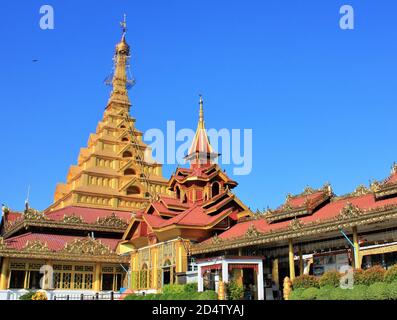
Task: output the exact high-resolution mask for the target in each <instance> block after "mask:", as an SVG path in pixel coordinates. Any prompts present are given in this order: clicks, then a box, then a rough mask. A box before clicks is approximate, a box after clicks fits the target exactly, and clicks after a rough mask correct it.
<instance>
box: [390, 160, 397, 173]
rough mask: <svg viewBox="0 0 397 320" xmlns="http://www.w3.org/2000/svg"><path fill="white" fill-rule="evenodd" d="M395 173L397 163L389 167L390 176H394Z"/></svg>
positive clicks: (396, 171)
mask: <svg viewBox="0 0 397 320" xmlns="http://www.w3.org/2000/svg"><path fill="white" fill-rule="evenodd" d="M396 173H397V163H396V162H394V163H393V165H392V167H391V174H396Z"/></svg>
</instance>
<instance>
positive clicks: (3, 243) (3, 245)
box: [0, 237, 6, 250]
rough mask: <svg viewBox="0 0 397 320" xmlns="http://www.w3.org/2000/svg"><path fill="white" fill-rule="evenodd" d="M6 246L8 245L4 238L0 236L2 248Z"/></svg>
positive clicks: (0, 248)
mask: <svg viewBox="0 0 397 320" xmlns="http://www.w3.org/2000/svg"><path fill="white" fill-rule="evenodd" d="M5 247H6V244H5V242H4V238H3V237H0V250H3V249H5Z"/></svg>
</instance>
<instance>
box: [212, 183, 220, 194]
mask: <svg viewBox="0 0 397 320" xmlns="http://www.w3.org/2000/svg"><path fill="white" fill-rule="evenodd" d="M219 189H220V186H219V183H218V182H214V183H213V184H212V197H215V196H216V195H218V194H219Z"/></svg>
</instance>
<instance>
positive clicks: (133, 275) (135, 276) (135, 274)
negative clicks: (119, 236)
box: [130, 251, 139, 289]
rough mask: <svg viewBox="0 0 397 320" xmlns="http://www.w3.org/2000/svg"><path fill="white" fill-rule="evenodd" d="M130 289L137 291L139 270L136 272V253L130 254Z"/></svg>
mask: <svg viewBox="0 0 397 320" xmlns="http://www.w3.org/2000/svg"><path fill="white" fill-rule="evenodd" d="M130 281H131V283H130V289H138V283H139V270H138V252H137V251H135V252H133V253H131V279H130Z"/></svg>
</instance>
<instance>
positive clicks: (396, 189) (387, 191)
mask: <svg viewBox="0 0 397 320" xmlns="http://www.w3.org/2000/svg"><path fill="white" fill-rule="evenodd" d="M396 193H397V184H392V185H386V186H383V187H381V188H380V189H379V190H377V191H375V198H376V199H379V198H384V197H387V196H391V195H394V194H396Z"/></svg>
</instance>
